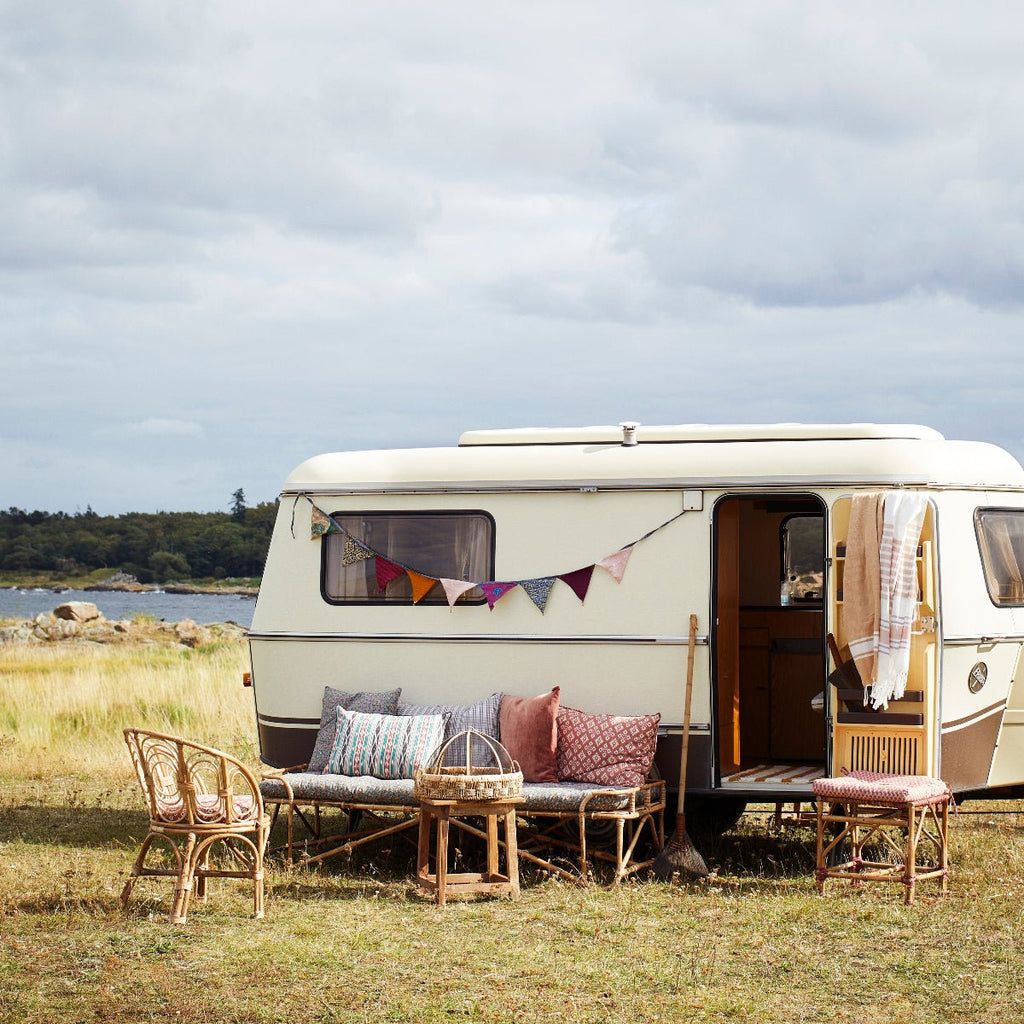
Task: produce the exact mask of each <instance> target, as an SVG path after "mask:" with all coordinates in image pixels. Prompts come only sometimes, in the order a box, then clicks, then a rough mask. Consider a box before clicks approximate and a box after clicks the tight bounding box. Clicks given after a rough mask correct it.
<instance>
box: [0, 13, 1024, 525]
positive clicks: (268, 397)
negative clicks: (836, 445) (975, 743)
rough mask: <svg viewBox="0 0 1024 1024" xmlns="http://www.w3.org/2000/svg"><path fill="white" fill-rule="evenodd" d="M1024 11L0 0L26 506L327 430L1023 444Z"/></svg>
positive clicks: (136, 498)
mask: <svg viewBox="0 0 1024 1024" xmlns="http://www.w3.org/2000/svg"><path fill="white" fill-rule="evenodd" d="M1022 28H1024V13H1022V12H1020V11H1018V10H1017V9H1016V8H1014V7H1007V6H1004V7H1000V8H998V9H991V10H988V11H987V12H986V14H985V17H980V16H978V15H977V12H975V11H973V10H967V9H966V8H964V7H963V6H962V5H960V4H957V3H953V2H952V0H949V2H942V0H940V2H938V3H935V4H930V5H927V6H921V5H909V6H907V5H904V6H901V7H893V5H891V4H882V3H872V2H868V3H865V4H861V5H858V6H857V7H856V8H851V7H849V6H848V5H841V4H838V3H831V2H825V3H822V4H817V5H814V6H813V7H809V6H808V5H806V4H798V3H790V2H783V0H775V2H769V3H764V4H751V3H748V2H742V0H722V2H721V3H715V4H707V3H702V2H684V3H676V2H672V3H669V2H667V0H665V2H660V0H650V2H648V3H644V4H640V5H633V6H632V7H630V8H629V9H628V10H627V9H626V8H624V7H622V6H621V5H620V4H618V3H613V2H610V0H607V2H605V0H596V2H588V3H583V2H573V0H569V2H566V3H560V4H557V5H550V4H535V3H532V2H528V3H524V4H518V5H511V6H505V7H495V6H494V5H467V4H464V3H447V2H439V3H436V4H431V5H430V6H429V7H424V6H423V5H422V4H418V3H413V2H411V0H409V2H384V3H380V4H373V5H366V4H356V3H340V4H338V3H333V2H332V3H327V2H316V0H314V2H311V3H308V4H303V5H301V6H300V7H298V8H296V9H295V10H293V11H289V13H288V15H287V17H285V16H284V15H283V14H282V11H281V8H280V6H279V5H277V4H271V3H269V2H268V0H245V2H241V0H227V2H224V3H221V4H216V5H207V4H199V3H195V2H193V0H183V2H182V3H178V4H175V5H171V6H168V5H161V4H154V3H148V2H128V0H98V2H97V3H94V4H90V5H88V10H86V8H84V7H83V8H81V9H79V8H78V7H74V9H70V8H69V9H67V10H65V9H63V8H61V9H60V10H58V9H57V8H55V7H52V6H48V5H45V4H43V5H39V4H36V5H7V6H6V7H4V8H3V9H2V10H0V89H2V90H3V96H4V100H5V102H4V103H2V104H0V301H2V302H3V304H4V311H5V315H4V318H3V320H2V321H0V354H2V355H3V358H4V364H3V365H4V373H3V375H0V443H3V444H4V445H5V447H6V445H7V444H8V443H10V444H14V443H15V441H14V439H18V442H17V443H18V444H24V445H28V446H30V450H31V452H32V457H31V458H24V459H22V458H19V459H17V460H13V461H12V462H11V463H10V465H11V466H12V467H13V468H12V469H11V470H10V471H9V472H8V471H6V470H5V484H6V486H7V489H8V490H9V492H10V494H11V498H10V501H11V502H14V503H17V504H19V505H38V506H40V507H42V506H43V505H44V504H46V503H50V504H53V505H56V504H61V503H62V504H65V505H67V504H69V502H70V501H71V498H74V499H75V500H78V501H80V502H87V501H91V502H92V504H93V506H94V507H95V508H97V509H103V508H108V509H109V508H110V506H109V505H105V503H104V501H103V500H93V498H92V497H91V496H92V495H93V493H94V492H93V490H92V487H93V486H94V485H95V478H96V475H97V474H102V473H110V474H111V475H116V476H117V478H118V484H117V487H116V488H114V487H111V488H110V489H109V490H108V492H107V493H108V494H109V495H110V496H111V497H110V501H112V502H122V503H123V505H122V506H121V507H123V508H140V509H145V508H154V507H165V508H179V507H190V506H191V507H197V508H203V507H223V506H224V503H225V501H226V500H227V499H226V497H225V495H230V493H231V492H232V491H233V490H234V489H235V488H236V487H238V486H244V488H245V490H246V493H247V494H249V495H250V497H251V500H254V501H255V500H258V499H259V498H263V497H269V496H271V495H272V494H273V493H274V491H275V490H276V488H277V487H278V486H279V484H280V481H281V480H282V479H283V478H284V476H285V475H286V473H287V472H288V471H289V470H290V469H291V468H292V467H293V466H294V465H295V464H297V463H298V462H300V461H301V460H302V459H304V458H305V457H307V456H308V455H310V454H312V453H313V452H315V451H322V450H328V449H336V448H354V447H385V446H389V445H395V444H421V443H423V444H433V443H451V442H454V440H455V439H456V437H457V436H458V434H459V432H460V431H461V430H462V429H465V428H467V427H473V426H501V425H516V424H522V423H525V422H533V423H539V424H545V423H548V424H552V425H555V424H565V423H572V422H600V421H608V422H617V421H618V420H619V419H621V418H623V417H625V416H637V417H639V418H641V419H643V420H644V421H645V422H648V423H650V422H657V421H659V420H660V421H663V422H665V421H668V422H672V421H680V420H707V421H716V420H718V421H722V420H729V421H735V420H739V419H754V420H756V419H781V420H793V419H821V420H835V419H843V418H846V419H851V420H864V419H872V418H875V419H881V420H886V421H888V420H892V419H894V418H897V419H914V418H920V419H923V420H925V421H926V422H929V423H932V424H933V425H935V426H937V427H939V428H940V429H944V430H946V431H947V432H949V433H950V434H951V436H976V437H983V438H985V437H987V438H990V439H993V440H997V441H1000V442H1001V443H1004V444H1007V445H1009V446H1010V447H1011V448H1013V449H1014V450H1015V451H1018V452H1021V451H1024V441H1022V440H1021V437H1020V431H1019V430H1017V428H1016V427H1015V426H1013V424H1014V423H1015V422H1016V420H1017V413H1016V405H1017V404H1018V403H1017V401H1016V394H1017V392H1018V390H1019V387H1020V385H1021V383H1022V381H1024V362H1022V359H1021V356H1019V355H1018V354H1017V353H1018V351H1019V344H1018V342H1019V337H1020V327H1021V323H1020V318H1021V315H1022V311H1021V306H1022V299H1024V256H1022V253H1024V237H1022V236H1024V189H1022V187H1021V185H1020V182H1021V181H1022V180H1024V143H1022V141H1021V140H1022V135H1021V132H1020V130H1019V125H1020V123H1021V118H1022V114H1024V65H1021V63H1020V60H1019V46H1018V42H1019V39H1020V37H1021V30H1022ZM894 353H895V354H896V356H895V359H894V365H893V369H892V371H891V373H890V374H889V375H888V376H884V377H883V376H880V375H879V372H878V366H879V364H880V361H881V357H882V356H883V355H885V356H890V355H892V354H894ZM966 364H970V366H971V372H967V370H966V369H965V365H966ZM979 373H980V374H982V375H983V376H989V375H991V377H992V378H994V379H995V380H997V381H998V387H995V388H990V387H988V386H987V385H986V386H985V388H984V390H983V392H979V391H978V390H977V384H974V383H969V382H970V381H976V380H977V378H978V375H979ZM894 409H899V410H900V414H899V416H896V415H894ZM153 410H158V411H159V414H154V412H153ZM71 425H73V429H72V428H71ZM5 438H6V439H7V440H6V441H5V440H4V439H5ZM200 442H201V443H200ZM200 449H201V450H202V464H201V465H197V464H196V460H197V452H198V451H199V450H200ZM18 450H19V451H22V450H26V449H21V448H19V449H18ZM86 452H88V457H86ZM5 454H6V451H5ZM76 455H78V456H79V458H77V459H76V457H75V456H76ZM7 465H8V462H7V461H5V467H6V466H7ZM47 466H49V467H53V466H59V467H60V473H59V475H58V476H56V477H55V476H54V474H53V473H52V472H51V471H49V470H47V469H46V467H47ZM143 469H145V471H143ZM55 479H56V480H59V484H60V486H63V487H65V488H66V489H67V490H68V492H71V493H70V497H69V499H68V500H63V499H61V498H60V497H59V493H58V496H57V498H56V499H54V498H53V495H54V493H55V492H54V490H53V489H52V488H53V483H54V480H55ZM115 493H116V495H117V497H116V498H114V497H113V495H114V494H115ZM37 494H45V495H47V496H48V497H47V498H46V499H45V501H44V499H43V498H41V497H40V498H37V497H35V495H37ZM79 496H80V497H79ZM115 510H116V509H115Z"/></svg>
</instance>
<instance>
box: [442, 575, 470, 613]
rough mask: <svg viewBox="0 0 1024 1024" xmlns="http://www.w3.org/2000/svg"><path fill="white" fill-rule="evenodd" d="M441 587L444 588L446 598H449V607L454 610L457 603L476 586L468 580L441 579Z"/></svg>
mask: <svg viewBox="0 0 1024 1024" xmlns="http://www.w3.org/2000/svg"><path fill="white" fill-rule="evenodd" d="M441 586H442V587H444V596H445V597H447V598H448V607H449V608H454V607H455V602H456V601H458V599H459V598H460V597H462V595H463V594H464V593H465V592H466V591H467V590H472V589H473V588H474V587H475V586H476V584H475V583H472V582H467V581H466V580H447V579H444V578H442V579H441Z"/></svg>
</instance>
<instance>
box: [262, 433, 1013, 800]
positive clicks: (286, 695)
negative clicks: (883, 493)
mask: <svg viewBox="0 0 1024 1024" xmlns="http://www.w3.org/2000/svg"><path fill="white" fill-rule="evenodd" d="M890 488H905V489H912V490H915V491H918V492H920V493H921V494H923V495H925V496H926V497H927V502H928V508H927V513H926V517H925V525H924V529H923V532H922V537H921V545H920V547H919V549H918V554H917V569H918V580H919V595H918V597H919V600H918V608H917V611H918V614H917V617H916V619H915V623H914V637H913V641H912V648H911V668H910V681H909V683H908V693H907V696H906V698H905V699H904V700H901V701H899V702H895V703H893V704H890V706H889V708H888V709H887V710H886V711H885V712H883V713H873V712H871V711H870V710H869V709H865V708H863V707H860V708H858V707H857V706H856V703H855V702H854V701H852V700H851V699H850V698H851V694H849V693H848V692H846V693H844V692H843V691H842V690H840V689H837V688H836V687H835V686H830V685H829V684H828V683H827V678H828V676H829V674H830V672H831V671H832V665H831V661H830V659H829V655H828V649H827V645H826V638H827V636H828V635H829V634H833V635H834V637H835V638H836V639H837V640H838V642H839V644H840V645H842V644H843V642H844V639H845V638H844V635H843V624H842V600H843V570H844V565H843V563H844V552H845V541H846V534H845V531H846V529H847V525H848V522H849V512H850V501H851V499H852V497H853V496H854V495H855V494H857V493H860V492H864V491H877V490H887V489H890ZM314 508H316V509H320V510H323V511H324V512H326V513H327V514H328V515H330V516H332V517H334V518H335V519H336V520H337V521H338V522H339V523H342V524H343V526H344V528H345V529H346V530H348V531H350V533H351V534H352V535H353V536H355V537H357V538H359V539H361V540H363V541H364V542H365V543H366V544H368V546H369V547H370V548H372V549H373V550H374V551H376V552H378V553H383V554H387V555H390V557H393V558H394V559H395V560H396V561H397V562H399V563H401V564H403V565H406V566H409V567H411V568H414V569H417V570H418V571H419V572H421V573H424V574H426V576H427V577H428V578H429V577H446V578H449V577H450V578H454V579H464V580H467V581H470V582H472V581H477V582H479V581H483V580H497V581H501V580H508V581H522V580H532V579H536V578H552V577H557V576H559V575H562V574H566V573H570V572H572V571H574V570H577V569H579V568H580V567H584V566H591V565H593V564H595V563H596V562H598V561H599V560H600V559H602V558H603V557H604V556H607V555H609V554H611V553H613V552H617V551H619V550H620V549H622V548H623V546H625V545H630V544H633V543H634V542H636V541H638V540H641V538H645V539H643V540H642V542H641V543H636V544H635V545H634V547H633V549H632V551H631V556H630V558H629V561H628V566H627V568H626V570H625V573H624V575H623V576H622V579H621V582H617V581H616V579H615V578H614V576H613V575H612V574H611V573H608V572H602V571H600V570H598V571H595V572H594V574H593V577H592V580H591V582H590V587H589V590H588V591H587V592H586V596H585V600H583V601H581V600H580V599H579V597H578V596H577V595H576V594H575V593H574V592H573V591H572V590H571V589H570V588H569V587H568V586H565V585H563V584H561V583H556V584H555V585H554V586H553V588H552V589H551V592H550V597H549V599H548V602H547V605H546V607H545V608H544V611H543V613H542V612H541V611H540V610H539V609H538V606H537V605H536V604H535V603H534V601H532V600H531V598H530V596H529V595H528V593H527V592H526V591H525V590H524V589H523V588H522V587H516V588H514V589H513V590H511V591H510V592H509V593H508V594H506V595H505V596H504V597H502V598H501V599H500V601H499V602H497V603H496V604H495V605H494V607H493V609H489V607H488V605H487V603H486V602H485V601H484V600H483V597H482V595H481V594H480V592H479V590H478V589H473V590H470V591H469V592H468V593H467V594H466V595H464V596H463V598H461V599H460V600H459V601H458V602H456V603H455V604H454V606H452V607H451V608H449V605H448V602H447V601H446V600H445V595H444V593H443V592H442V589H441V587H440V585H438V586H435V587H434V588H433V590H432V591H431V592H430V593H429V594H428V596H427V597H426V598H425V599H424V600H422V601H420V602H419V603H413V599H412V597H411V596H410V594H409V593H408V591H407V590H406V591H403V590H402V589H401V587H397V588H393V587H389V588H388V590H387V591H386V592H385V593H384V594H382V595H378V594H377V593H376V587H375V586H374V585H372V580H370V581H369V582H367V580H368V577H367V569H366V566H365V565H360V564H359V563H354V564H349V565H345V564H344V561H345V558H344V545H343V543H342V540H341V536H339V535H335V536H334V537H331V538H327V537H325V538H318V539H311V530H310V525H311V516H312V515H313V510H314ZM663 524H667V525H663ZM658 527H662V528H661V529H657V530H656V528H658ZM652 530H656V532H654V533H653V534H652V535H650V536H646V535H647V534H648V533H649V532H650V531H652ZM798 563H799V564H798ZM1018 567H1024V471H1022V469H1021V467H1020V465H1019V464H1018V463H1017V462H1016V461H1015V460H1014V459H1013V458H1012V457H1011V456H1010V455H1009V454H1007V453H1006V452H1004V451H1002V450H1001V449H999V448H996V447H994V446H992V445H988V444H982V443H976V442H960V441H947V440H944V439H943V437H942V436H941V435H940V434H938V433H936V432H935V431H933V430H930V429H928V428H925V427H917V426H903V425H877V424H840V425H820V426H818V425H816V426H806V425H800V424H779V425H770V426H764V425H762V426H735V427H731V426H703V425H700V426H680V427H640V428H639V429H634V428H633V425H626V427H625V429H620V428H619V427H589V428H580V429H550V430H541V429H529V430H507V431H478V432H470V433H467V434H464V435H463V436H462V438H461V439H460V443H459V446H458V447H455V448H428V449H408V450H394V451H364V452H347V453H338V454H328V455H321V456H317V457H315V458H312V459H310V460H308V461H307V462H304V463H303V464H302V465H300V466H299V467H298V468H297V469H296V470H295V471H294V472H293V473H292V474H291V475H290V476H289V477H288V479H287V482H286V483H285V486H284V489H283V491H282V495H281V502H280V508H279V513H278V519H277V523H276V526H275V530H274V534H273V539H272V541H271V545H270V551H269V554H268V558H267V564H266V569H265V573H264V576H263V583H262V586H261V589H260V594H259V599H258V601H257V605H256V610H255V614H254V617H253V623H252V628H251V631H250V647H251V656H252V676H253V684H254V694H255V703H256V714H257V720H258V725H259V735H260V745H261V753H262V757H263V759H264V761H266V762H267V763H269V764H272V765H275V766H279V767H280V766H285V765H292V764H296V763H300V762H303V761H304V760H305V759H306V757H307V756H308V753H309V751H310V749H311V747H312V744H313V741H314V738H315V735H316V731H317V726H318V724H319V716H320V701H321V697H322V693H323V687H324V685H325V684H326V685H331V686H334V687H337V688H338V689H342V690H349V691H356V690H367V689H371V690H373V689H389V688H392V687H395V686H401V687H402V698H403V700H406V701H409V702H413V703H456V702H472V701H473V700H476V699H478V698H480V697H482V696H485V695H487V694H489V693H492V692H495V691H498V690H502V691H507V692H511V693H517V694H523V695H529V694H534V693H538V692H540V691H542V690H545V689H548V688H550V687H551V686H553V685H556V684H557V685H560V686H561V688H562V690H561V694H562V701H563V703H565V704H569V705H572V706H575V707H579V708H581V709H583V710H587V711H593V712H608V713H613V714H623V715H629V714H648V713H654V712H658V713H660V714H661V738H660V740H659V756H658V764H659V765H660V766H661V769H662V772H663V774H664V775H665V776H666V777H667V778H668V779H669V780H670V783H671V784H673V785H674V784H676V782H677V778H676V777H677V775H678V744H679V737H680V734H681V729H682V725H681V723H682V720H683V690H684V681H685V670H686V632H687V623H688V621H689V616H690V614H691V613H696V614H697V616H698V620H699V623H700V633H701V635H700V637H699V647H698V651H697V663H696V674H695V688H694V701H693V711H692V718H691V741H690V747H689V750H690V756H689V765H688V770H687V784H688V787H689V789H690V790H691V791H693V792H695V793H699V794H704V795H706V796H708V797H713V796H719V797H729V798H731V799H732V800H734V801H742V800H747V799H760V800H766V799H779V800H782V799H787V800H789V799H800V798H806V797H807V796H808V794H809V793H810V784H811V781H812V780H813V778H815V777H817V776H819V775H823V774H827V773H832V772H837V771H839V769H840V768H848V769H854V768H872V769H876V770H893V771H895V770H899V771H913V772H918V773H925V774H930V775H941V776H942V777H943V778H945V779H946V780H947V781H948V782H950V783H951V784H952V785H953V786H954V788H955V789H957V790H958V791H960V792H965V791H981V790H992V789H993V788H995V787H1008V786H1013V785H1017V784H1022V783H1024V742H1022V740H1024V680H1022V676H1024V659H1022V650H1024V583H1022V582H1021V571H1020V568H1018ZM816 697H817V699H816V700H815V698H816ZM673 762H675V763H676V767H675V768H674V769H673V767H672V766H673Z"/></svg>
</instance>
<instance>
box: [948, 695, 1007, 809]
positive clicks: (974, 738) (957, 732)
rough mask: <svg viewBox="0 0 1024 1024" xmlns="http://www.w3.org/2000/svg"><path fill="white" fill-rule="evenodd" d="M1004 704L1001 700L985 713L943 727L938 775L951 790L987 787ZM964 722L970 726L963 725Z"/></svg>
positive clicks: (969, 716)
mask: <svg viewBox="0 0 1024 1024" xmlns="http://www.w3.org/2000/svg"><path fill="white" fill-rule="evenodd" d="M1005 705H1006V702H1005V701H1000V702H999V703H998V704H994V705H992V706H991V707H990V708H986V709H985V710H984V712H978V713H977V714H974V715H968V716H967V717H966V718H961V719H958V720H957V721H955V722H949V723H947V724H945V725H944V726H943V727H942V770H941V774H942V778H943V779H944V780H945V781H946V782H948V783H949V785H950V786H952V788H953V789H955V790H961V791H962V790H970V789H981V788H983V787H984V786H987V785H988V776H989V771H990V770H991V768H992V758H993V757H994V756H995V751H996V738H997V737H998V735H999V724H1000V722H1001V721H1002V717H1003V716H1002V712H1003V708H1004V707H1005ZM979 715H981V716H982V717H978V716H979ZM964 722H967V723H970V724H968V725H962V723H964Z"/></svg>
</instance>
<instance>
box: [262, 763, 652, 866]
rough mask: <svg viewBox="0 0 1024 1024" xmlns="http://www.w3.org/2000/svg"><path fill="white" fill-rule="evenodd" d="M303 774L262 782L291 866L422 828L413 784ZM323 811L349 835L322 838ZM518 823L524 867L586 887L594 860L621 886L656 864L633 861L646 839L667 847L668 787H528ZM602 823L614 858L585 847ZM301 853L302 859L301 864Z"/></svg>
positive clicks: (464, 825)
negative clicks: (340, 815)
mask: <svg viewBox="0 0 1024 1024" xmlns="http://www.w3.org/2000/svg"><path fill="white" fill-rule="evenodd" d="M304 768H305V766H304V765H300V766H297V767H295V768H287V769H281V770H279V771H271V772H266V773H265V774H264V776H263V779H262V781H261V782H260V792H261V793H262V795H263V800H264V803H265V804H266V805H267V807H268V808H270V809H271V810H272V815H273V816H272V818H271V827H273V825H274V823H275V822H276V821H277V818H278V816H279V814H280V813H281V812H282V811H283V813H284V815H285V822H286V839H285V843H284V845H283V846H281V847H279V848H278V849H279V850H280V851H282V852H284V853H285V855H286V856H287V858H288V860H289V861H290V862H295V861H296V860H297V861H298V863H300V864H303V865H310V864H316V863H320V862H322V861H324V860H326V859H327V858H329V857H333V856H335V855H337V854H339V853H351V852H352V851H353V850H355V849H357V848H358V847H360V846H363V845H364V844H366V843H370V842H374V841H376V840H378V839H383V838H385V837H387V836H391V835H396V834H399V833H402V832H405V831H407V830H410V829H415V828H417V826H418V825H419V801H418V800H417V798H416V795H415V792H414V785H415V784H414V782H413V780H412V779H376V778H371V777H369V776H348V775H324V774H320V773H313V772H306V771H304V770H303V769H304ZM325 809H336V810H339V811H342V812H345V813H347V814H348V815H349V829H348V831H345V832H341V833H337V834H331V835H327V834H325V833H324V830H323V827H322V824H323V823H322V820H321V813H322V811H323V810H325ZM517 816H518V817H519V818H520V819H521V821H522V823H523V824H522V826H521V827H520V829H519V858H520V859H521V860H526V861H529V862H531V863H533V864H536V865H537V866H538V867H541V868H543V869H545V870H547V871H550V872H552V873H554V874H557V875H560V876H561V877H564V878H567V879H570V880H572V881H574V882H580V883H583V884H587V883H588V881H589V879H590V876H591V870H590V861H591V859H595V860H601V861H606V862H608V863H611V864H614V865H615V877H614V883H617V882H619V881H621V879H623V878H625V877H627V876H628V875H631V874H634V873H635V872H637V871H640V870H642V869H644V868H646V867H649V866H650V864H651V863H653V857H651V858H650V859H643V860H637V859H636V857H637V854H638V851H639V849H640V844H641V839H642V838H643V837H644V836H645V835H646V838H647V839H648V840H649V841H650V843H651V845H652V846H653V847H654V848H655V849H656V850H657V849H660V848H661V847H662V846H663V845H664V842H665V783H664V782H662V781H660V780H659V781H654V782H647V783H644V784H643V785H641V786H637V787H621V788H617V787H607V786H594V785H591V784H589V783H584V782H559V783H525V784H524V785H523V803H522V804H521V805H520V806H519V807H518V808H517ZM296 822H300V823H301V824H302V826H303V827H304V829H305V836H304V837H303V838H301V839H300V838H299V837H298V836H297V835H296ZM598 822H607V823H614V826H615V847H614V851H612V850H608V849H603V848H601V847H599V846H597V845H596V844H595V843H594V842H593V841H590V842H588V839H587V830H588V827H589V828H590V829H591V830H593V828H594V827H595V823H598ZM453 825H455V827H457V828H459V829H461V830H462V831H464V832H467V833H469V834H472V835H477V836H480V837H482V838H486V832H483V831H481V830H480V829H477V828H475V826H473V825H472V824H471V823H470V822H468V821H464V820H458V821H453ZM567 825H568V826H570V828H566V826H567ZM297 853H298V854H300V856H298V857H296V854H297ZM614 883H613V884H614Z"/></svg>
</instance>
